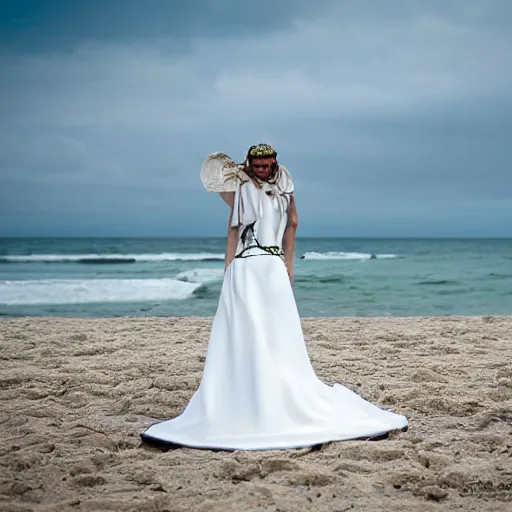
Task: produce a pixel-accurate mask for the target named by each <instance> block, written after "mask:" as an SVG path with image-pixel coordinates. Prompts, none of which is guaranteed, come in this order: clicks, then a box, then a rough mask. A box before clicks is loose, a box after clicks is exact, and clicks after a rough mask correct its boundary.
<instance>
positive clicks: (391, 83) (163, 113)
mask: <svg viewBox="0 0 512 512" xmlns="http://www.w3.org/2000/svg"><path fill="white" fill-rule="evenodd" d="M94 5H96V4H94ZM112 5H114V4H112ZM140 5H142V4H140ZM212 5H213V4H212ZM222 5H224V8H225V9H226V10H227V11H226V12H229V13H230V16H231V18H229V16H228V15H227V14H226V18H222V20H219V24H218V26H217V28H218V27H221V26H223V23H224V24H225V25H226V27H228V26H229V19H231V21H232V22H233V23H234V24H235V25H237V28H236V29H232V30H228V31H227V32H223V33H222V37H216V36H217V35H220V34H217V32H215V30H213V29H211V30H210V29H205V30H202V31H201V30H199V29H198V27H202V26H206V25H207V24H208V23H209V22H210V21H212V20H214V19H215V18H211V17H209V15H207V14H208V7H205V10H203V11H201V9H199V8H198V10H197V12H196V14H195V18H187V16H188V14H185V13H182V17H181V20H182V21H183V26H182V27H181V29H180V30H183V36H184V37H186V38H188V40H189V41H192V44H190V45H188V46H186V48H185V47H184V48H183V49H182V50H183V51H180V52H176V51H174V50H173V49H175V48H174V46H173V43H174V41H175V39H172V38H171V39H166V38H165V37H163V35H164V31H161V32H159V31H158V30H156V31H155V34H156V35H154V37H152V38H149V37H146V38H145V37H139V35H140V34H139V35H138V33H137V31H136V30H135V31H132V32H130V30H129V27H130V23H132V22H133V23H135V22H134V21H133V20H132V21H130V20H131V17H132V16H133V15H134V12H132V11H130V12H128V11H126V12H125V13H124V14H123V16H124V17H123V16H121V17H120V18H119V20H118V21H119V23H118V25H116V27H113V28H112V30H111V31H107V30H106V29H105V34H107V35H108V36H109V37H103V36H102V34H101V31H102V30H103V29H102V28H101V23H100V25H99V26H98V27H97V30H96V29H95V30H92V29H91V30H90V31H88V29H87V30H86V29H85V28H84V29H83V30H84V32H83V33H82V32H80V30H78V31H77V32H76V38H75V39H73V44H74V46H73V47H72V48H69V47H66V50H65V51H63V46H52V47H51V49H48V48H44V47H43V49H42V50H41V49H40V50H39V51H37V52H35V51H30V52H29V51H27V50H26V47H24V46H18V47H17V50H16V51H14V50H13V51H12V53H5V52H4V54H2V56H1V57H0V67H1V70H0V71H1V72H2V76H3V77H6V79H5V80H4V81H3V82H2V86H1V87H2V96H3V97H4V99H5V100H6V101H5V105H4V107H3V113H4V114H5V115H3V120H2V121H1V122H0V202H1V204H2V206H0V211H1V212H2V213H3V215H4V217H3V219H4V220H3V221H2V223H0V233H1V232H2V231H3V232H4V233H7V232H9V233H12V232H14V231H16V230H17V229H18V230H26V229H28V227H27V223H29V224H30V211H32V212H33V217H34V224H33V226H34V229H46V230H47V231H48V230H50V231H52V230H55V229H59V230H60V229H64V228H63V227H62V226H63V225H64V224H63V220H62V217H65V218H67V219H68V221H69V224H68V225H69V229H74V228H72V226H75V227H76V226H81V228H80V229H82V230H87V229H93V227H94V229H101V230H102V231H101V232H102V233H103V234H108V230H109V229H111V230H114V232H118V230H119V229H123V230H128V229H129V227H128V224H130V225H131V227H132V229H133V230H134V233H135V232H137V234H140V232H141V231H143V230H146V229H148V230H149V232H148V233H147V234H148V235H149V234H159V233H160V234H162V233H165V234H173V233H174V234H190V233H195V234H198V235H204V234H217V235H223V234H224V230H225V229H224V228H225V220H226V219H225V216H226V215H227V212H226V211H225V208H224V205H223V204H222V202H221V201H220V199H219V198H218V197H215V196H212V195H209V194H206V192H204V191H203V189H202V187H201V184H200V182H199V167H200V165H201V162H202V159H203V158H204V157H205V156H206V155H207V154H208V153H211V152H213V151H219V150H220V151H225V152H227V153H229V154H230V155H232V156H233V157H234V158H236V159H241V158H242V156H243V153H244V151H245V148H247V147H248V146H249V145H250V144H252V143H254V142H259V141H268V142H271V143H273V144H274V145H275V146H276V147H277V148H278V150H279V153H280V157H281V158H282V161H283V163H284V164H285V165H287V166H288V167H289V168H290V169H291V170H292V172H293V174H294V176H295V179H296V182H297V196H298V200H299V204H300V208H301V219H302V220H301V230H302V234H303V235H308V234H314V233H315V234H323V235H325V234H328V233H329V230H331V231H332V230H334V231H332V234H339V235H341V234H343V233H344V232H347V233H349V232H350V233H351V234H356V235H357V234H358V233H359V234H362V235H372V234H389V235H393V234H397V233H399V234H407V233H411V234H421V233H424V234H431V232H432V231H435V230H437V231H438V233H439V234H447V233H451V234H457V233H465V234H468V233H470V232H471V228H470V227H469V226H468V225H467V224H466V223H465V221H464V219H468V222H472V223H473V226H475V228H474V229H475V230H476V231H478V232H480V231H482V230H485V228H486V226H487V229H488V231H489V233H493V234H496V233H502V234H510V223H509V222H505V218H506V217H504V215H505V213H510V214H511V215H512V212H511V211H510V210H511V207H510V206H508V205H510V204H512V195H511V194H512V193H511V192H510V191H511V190H512V181H511V180H512V178H511V173H510V172H509V171H508V165H509V162H510V160H511V156H512V155H511V150H510V149H509V144H508V140H510V135H511V132H512V121H511V120H512V115H511V114H512V97H511V94H510V90H511V89H510V86H511V85H512V84H511V82H512V73H511V72H510V70H509V66H508V65H507V63H508V58H509V57H508V55H509V52H510V50H511V42H512V38H511V36H510V35H509V34H508V32H507V31H506V30H505V24H504V22H503V19H504V17H506V16H509V19H512V13H510V12H509V11H510V9H509V7H508V5H509V4H508V3H506V2H505V1H502V2H498V1H497V0H493V1H491V0H489V1H485V2H484V1H480V2H477V1H467V2H462V1H454V2H451V3H450V4H449V5H447V4H446V3H441V2H436V1H431V2H418V1H412V0H411V1H406V0H402V1H398V0H390V1H389V2H386V3H380V2H368V1H363V2H357V3H356V2H343V3H339V2H323V3H322V4H321V7H320V8H319V9H317V10H316V12H315V14H314V15H313V13H312V12H310V11H308V9H309V7H308V5H306V3H305V2H304V3H301V5H300V6H298V7H297V10H293V9H292V7H293V5H292V3H291V2H290V3H286V2H283V3H280V4H279V6H275V7H274V13H275V17H274V18H273V19H272V20H271V21H269V22H268V23H267V24H262V23H261V22H256V21H255V20H257V18H258V17H257V16H256V15H255V16H253V17H251V16H252V14H251V15H248V13H247V12H246V11H244V9H245V8H246V7H243V8H242V7H239V8H238V10H237V9H236V8H235V7H233V6H231V4H229V3H225V4H222ZM244 5H245V4H244ZM262 5H263V7H264V8H267V11H271V9H270V3H269V4H268V5H267V4H262ZM196 7H197V6H196ZM342 7H343V9H342ZM81 8H82V7H80V6H78V7H77V9H76V10H75V11H73V13H72V16H71V21H73V20H74V22H73V23H71V25H73V24H74V23H77V20H78V17H79V14H80V12H81V11H80V9H81ZM95 8H96V7H94V6H93V7H92V8H91V9H92V10H91V12H90V13H89V14H88V16H93V14H94V13H93V11H94V9H95ZM137 8H138V7H137ZM262 11H263V12H267V11H265V9H262ZM98 12H99V11H98ZM251 13H252V11H251ZM103 14H104V15H105V16H106V18H105V19H110V18H109V16H112V13H110V14H108V12H104V13H103ZM160 14H162V13H160ZM94 15H97V14H94ZM144 16H149V17H151V16H154V15H153V14H151V12H150V11H149V10H146V11H144V13H143V14H142V13H141V14H140V17H139V19H140V20H142V19H144ZM151 19H153V18H151ZM187 20H188V21H187ZM233 20H234V21H233ZM244 20H252V21H254V27H255V28H254V29H253V30H246V31H244V30H239V29H240V27H243V26H244V23H245V21H244ZM153 22H154V23H155V24H158V23H161V20H159V19H158V20H157V19H156V16H155V19H154V20H153ZM84 27H85V25H84ZM194 27H196V28H194ZM258 27H259V28H258ZM209 30H210V31H209ZM121 33H122V34H123V35H121ZM64 34H65V32H64ZM87 34H88V37H85V36H84V37H82V36H83V35H87ZM176 34H179V31H178V32H177V33H176ZM175 37H177V36H175ZM13 41H14V39H12V38H11V43H12V42H13ZM69 41H70V42H71V38H70V40H69ZM24 48H25V49H24ZM43 50H44V51H43ZM185 50H186V51H185ZM504 212H505V213H504ZM9 215H10V216H11V219H10V220H9V221H7V220H5V219H6V216H9ZM441 215H444V216H445V217H446V218H447V219H448V220H447V222H445V223H443V222H442V218H441V217H440V216H441ZM36 218H37V219H36ZM45 219H46V220H45ZM101 219H110V220H109V221H107V222H106V223H103V224H102V223H101ZM122 219H125V220H126V223H127V224H126V226H124V227H122V228H121V227H120V226H121V225H122ZM162 219H165V222H162ZM36 220H37V223H38V224H36ZM44 222H46V224H44ZM88 222H89V224H88ZM414 222H416V225H415V226H416V227H415V228H414V230H413V229H412V228H411V225H412V224H414ZM45 225H46V228H44V226H45ZM41 226H43V227H41ZM87 226H89V228H87ZM109 226H110V227H109ZM418 226H420V233H417V228H418ZM383 229H384V230H385V232H384V233H382V230H383ZM322 230H323V231H322ZM20 232H21V231H20Z"/></svg>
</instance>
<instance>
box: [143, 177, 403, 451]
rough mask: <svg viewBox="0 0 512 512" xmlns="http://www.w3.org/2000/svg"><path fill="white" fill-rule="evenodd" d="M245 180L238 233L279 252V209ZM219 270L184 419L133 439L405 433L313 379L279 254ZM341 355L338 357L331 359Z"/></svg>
mask: <svg viewBox="0 0 512 512" xmlns="http://www.w3.org/2000/svg"><path fill="white" fill-rule="evenodd" d="M278 203H279V201H278V200H276V198H275V197H270V196H268V195H267V194H266V193H265V192H264V191H263V190H261V189H259V188H257V187H256V186H255V185H254V184H253V183H252V182H248V183H245V184H243V185H241V186H239V187H238V188H237V192H236V195H235V208H234V216H233V217H234V220H233V222H234V223H235V224H236V223H238V222H239V223H240V229H239V244H238V249H237V254H238V252H239V251H240V250H242V249H243V248H244V247H247V246H248V245H251V242H252V241H251V240H249V241H247V240H246V242H245V243H244V242H242V240H241V237H240V234H241V233H242V231H243V229H244V228H245V227H246V226H247V225H249V224H251V222H254V220H256V224H255V225H254V233H255V236H256V239H257V240H258V242H259V243H260V244H261V245H262V246H281V245H282V244H281V242H282V238H283V233H284V230H285V228H286V224H287V213H286V209H285V210H284V211H283V209H282V208H279V207H278V206H279V205H278ZM244 255H250V256H249V257H246V258H245V257H242V258H235V259H234V260H233V261H232V263H231V264H230V265H229V266H228V268H227V269H226V272H225V275H224V281H223V284H222V291H221V295H220V299H219V305H218V309H217V312H216V315H215V317H214V320H213V324H212V329H211V335H210V341H209V346H208V353H207V357H206V362H205V367H204V373H203V377H202V380H201V383H200V385H199V388H198V389H197V391H196V392H195V393H194V395H193V396H192V398H191V400H190V402H189V403H188V405H187V407H186V408H185V410H184V411H183V413H182V414H181V415H180V416H178V417H176V418H173V419H169V420H166V421H162V422H160V423H156V424H153V425H152V426H150V427H149V428H148V429H147V430H146V431H145V432H144V433H143V434H141V438H142V439H143V440H144V441H147V442H150V443H151V442H153V443H154V442H157V443H158V442H164V443H172V444H179V445H185V446H191V447H198V448H214V449H227V450H235V449H240V450H265V449H279V448H282V449H284V448H299V447H305V446H311V445H315V444H319V443H324V442H328V441H339V440H346V439H356V438H371V437H377V436H380V435H383V434H385V433H387V432H389V431H391V430H398V429H404V428H405V427H406V426H407V418H406V417H405V416H402V415H398V414H395V413H393V412H390V411H388V410H383V409H381V408H379V407H377V406H375V405H373V404H371V403H369V402H367V401H366V400H364V399H363V398H361V397H360V396H359V395H358V394H356V393H354V392H353V391H351V390H350V389H347V388H346V387H344V386H342V385H340V384H335V385H334V386H330V385H327V384H325V383H324V382H322V381H321V380H319V379H318V377H317V376H316V375H315V372H314V370H313V367H312V366H311V362H310V359H309V356H308V353H307V350H306V345H305V342H304V337H303V333H302V328H301V323H300V317H299V313H298V311H297V306H296V303H295V297H294V294H293V290H292V287H291V285H290V281H289V278H288V273H287V270H286V267H285V265H284V262H283V260H282V259H281V257H279V256H276V255H271V254H268V253H267V252H265V251H264V250H262V249H259V248H253V249H248V250H246V252H245V253H244ZM341 357H343V354H341V353H340V358H341Z"/></svg>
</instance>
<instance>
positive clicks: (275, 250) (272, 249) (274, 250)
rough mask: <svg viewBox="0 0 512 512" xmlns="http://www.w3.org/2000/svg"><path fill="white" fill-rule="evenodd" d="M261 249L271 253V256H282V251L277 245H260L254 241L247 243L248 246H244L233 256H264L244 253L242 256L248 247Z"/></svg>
mask: <svg viewBox="0 0 512 512" xmlns="http://www.w3.org/2000/svg"><path fill="white" fill-rule="evenodd" d="M256 247H257V248H258V249H262V250H263V251H265V252H266V253H268V254H270V255H272V256H280V257H282V256H284V251H283V249H281V247H279V246H278V245H261V244H259V243H258V242H256V244H255V245H249V246H248V247H244V248H243V249H242V250H241V251H240V252H239V253H238V254H237V255H236V256H235V258H250V257H251V256H265V255H264V254H246V255H245V256H244V253H245V252H246V251H248V250H249V249H254V248H256Z"/></svg>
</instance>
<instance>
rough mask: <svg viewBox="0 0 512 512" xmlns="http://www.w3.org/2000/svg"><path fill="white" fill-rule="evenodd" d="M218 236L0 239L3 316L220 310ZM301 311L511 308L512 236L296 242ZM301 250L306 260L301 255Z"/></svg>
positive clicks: (374, 313)
mask: <svg viewBox="0 0 512 512" xmlns="http://www.w3.org/2000/svg"><path fill="white" fill-rule="evenodd" d="M224 248H225V242H224V240H223V239H218V238H197V239H183V238H174V239H173V238H166V239H149V238H146V239H143V238H138V239H121V238H112V239H109V238H100V239H94V238H77V239H71V238H62V239H58V238H55V239H50V238H27V239H22V238H16V239H14V238H12V239H0V315H1V316H19V315H58V316H121V315H131V316H133V315H159V316H160V315H163V316H182V315H199V316H212V315H214V314H215V310H216V307H217V301H218V298H219V294H220V289H221V284H222V276H223V268H224V263H223V255H224ZM296 257H297V259H296V263H295V296H296V300H297V305H298V308H299V312H300V314H301V316H352V315H357V316H412V315H414V316H417V315H483V314H512V240H511V239H478V240H477V239H454V240H449V239H396V240H394V239H334V238H330V239H312V238H310V239H306V238H304V239H298V240H297V246H296ZM301 257H303V258H301Z"/></svg>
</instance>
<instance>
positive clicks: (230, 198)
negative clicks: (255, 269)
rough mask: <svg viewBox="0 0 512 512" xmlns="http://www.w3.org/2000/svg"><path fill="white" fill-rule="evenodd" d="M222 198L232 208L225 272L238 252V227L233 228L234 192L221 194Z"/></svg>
mask: <svg viewBox="0 0 512 512" xmlns="http://www.w3.org/2000/svg"><path fill="white" fill-rule="evenodd" d="M220 196H221V197H222V199H223V200H224V201H225V202H226V204H227V205H228V206H230V212H229V219H228V236H227V240H226V257H225V261H224V270H226V269H227V268H228V266H229V264H230V263H231V262H232V261H233V258H234V257H235V252H236V246H237V243H238V226H235V227H232V226H231V219H232V218H233V205H234V202H235V193H234V192H221V193H220Z"/></svg>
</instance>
